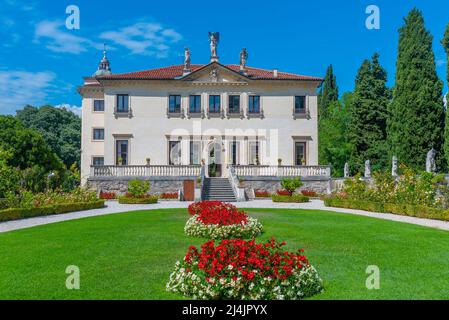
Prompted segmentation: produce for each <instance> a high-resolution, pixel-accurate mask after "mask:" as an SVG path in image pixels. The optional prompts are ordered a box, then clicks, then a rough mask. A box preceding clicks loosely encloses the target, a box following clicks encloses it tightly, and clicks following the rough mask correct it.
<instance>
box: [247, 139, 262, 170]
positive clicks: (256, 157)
mask: <svg viewBox="0 0 449 320" xmlns="http://www.w3.org/2000/svg"><path fill="white" fill-rule="evenodd" d="M259 149H260V148H259V141H250V142H249V164H250V165H253V166H258V165H260V154H259V152H260V150H259Z"/></svg>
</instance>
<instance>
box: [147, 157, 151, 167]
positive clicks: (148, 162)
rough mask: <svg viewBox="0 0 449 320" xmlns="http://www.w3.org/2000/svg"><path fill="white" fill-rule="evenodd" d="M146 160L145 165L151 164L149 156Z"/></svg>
mask: <svg viewBox="0 0 449 320" xmlns="http://www.w3.org/2000/svg"><path fill="white" fill-rule="evenodd" d="M146 161H147V166H150V165H151V158H146Z"/></svg>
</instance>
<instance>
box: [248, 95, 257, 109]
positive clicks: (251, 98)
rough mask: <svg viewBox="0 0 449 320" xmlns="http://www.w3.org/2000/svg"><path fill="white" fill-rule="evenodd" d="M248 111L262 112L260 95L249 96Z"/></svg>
mask: <svg viewBox="0 0 449 320" xmlns="http://www.w3.org/2000/svg"><path fill="white" fill-rule="evenodd" d="M248 112H249V113H260V96H249V101H248Z"/></svg>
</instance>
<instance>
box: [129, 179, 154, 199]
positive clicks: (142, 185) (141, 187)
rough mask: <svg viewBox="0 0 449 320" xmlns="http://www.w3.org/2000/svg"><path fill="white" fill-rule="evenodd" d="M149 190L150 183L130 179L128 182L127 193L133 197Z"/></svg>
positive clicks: (142, 194) (140, 195)
mask: <svg viewBox="0 0 449 320" xmlns="http://www.w3.org/2000/svg"><path fill="white" fill-rule="evenodd" d="M149 191H150V183H149V182H148V181H142V180H131V181H130V182H129V183H128V193H129V194H131V195H132V197H134V198H138V197H142V196H144V195H145V194H147V193H148V192H149Z"/></svg>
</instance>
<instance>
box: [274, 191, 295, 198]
mask: <svg viewBox="0 0 449 320" xmlns="http://www.w3.org/2000/svg"><path fill="white" fill-rule="evenodd" d="M276 194H277V195H278V196H287V197H290V196H291V195H292V194H291V192H290V191H287V190H278V191H276Z"/></svg>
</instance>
